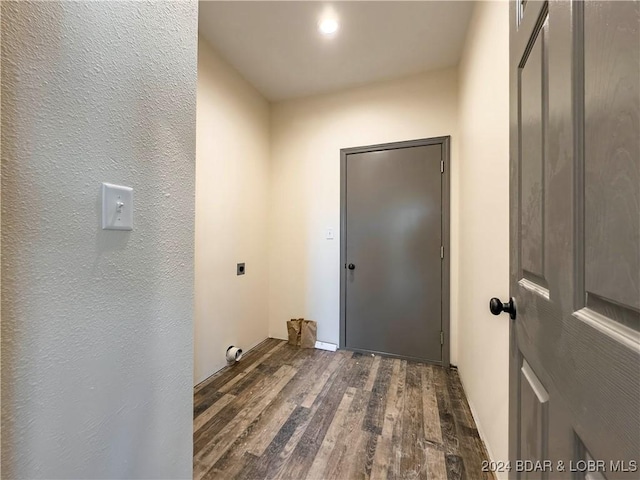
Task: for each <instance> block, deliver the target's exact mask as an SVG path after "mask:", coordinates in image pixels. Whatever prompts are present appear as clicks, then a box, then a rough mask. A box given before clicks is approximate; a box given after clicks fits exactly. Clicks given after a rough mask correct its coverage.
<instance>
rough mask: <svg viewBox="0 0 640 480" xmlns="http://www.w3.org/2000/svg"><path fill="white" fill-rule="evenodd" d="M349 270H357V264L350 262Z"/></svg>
mask: <svg viewBox="0 0 640 480" xmlns="http://www.w3.org/2000/svg"><path fill="white" fill-rule="evenodd" d="M347 268H348V269H349V270H355V269H356V266H355V265H354V264H353V263H350V264H349V266H348V267H347Z"/></svg>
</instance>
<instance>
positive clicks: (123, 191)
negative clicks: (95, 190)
mask: <svg viewBox="0 0 640 480" xmlns="http://www.w3.org/2000/svg"><path fill="white" fill-rule="evenodd" d="M102 229H103V230H133V188H131V187H123V186H120V185H113V184H111V183H103V184H102Z"/></svg>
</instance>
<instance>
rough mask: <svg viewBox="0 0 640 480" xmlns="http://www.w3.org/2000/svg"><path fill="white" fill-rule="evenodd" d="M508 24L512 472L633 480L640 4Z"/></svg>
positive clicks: (638, 400)
mask: <svg viewBox="0 0 640 480" xmlns="http://www.w3.org/2000/svg"><path fill="white" fill-rule="evenodd" d="M510 21H511V22H512V23H511V32H510V50H511V54H510V55H511V59H510V86H511V87H510V88H511V92H510V95H511V100H510V111H511V113H510V118H511V120H510V125H511V128H510V157H511V159H510V166H511V167H510V168H511V173H510V189H511V200H510V213H511V215H510V244H511V246H510V255H511V257H510V290H511V296H512V297H514V299H515V302H516V306H517V316H516V319H515V320H510V319H509V317H508V316H506V315H504V321H506V322H510V324H511V328H510V338H511V346H510V351H511V355H510V380H509V381H510V385H509V387H510V388H509V390H510V401H509V451H510V454H509V455H510V459H511V465H510V467H511V473H510V478H549V479H564V478H566V479H574V478H581V479H582V478H608V479H614V478H615V479H632V478H633V479H637V478H638V475H639V474H640V471H639V470H638V464H637V463H635V464H634V463H633V462H637V461H638V459H639V457H640V4H639V2H637V1H635V2H633V1H632V2H606V1H605V2H597V1H593V2H579V1H550V2H537V1H534V0H529V1H527V2H522V1H517V2H516V1H513V2H512V3H511V9H510ZM503 300H505V301H506V299H503ZM496 460H504V459H496ZM523 460H525V461H526V460H529V461H531V462H536V461H540V462H544V461H548V462H550V463H549V464H548V466H547V467H546V468H545V469H544V470H542V471H531V469H530V468H529V467H532V465H535V463H529V464H527V463H517V462H518V461H523ZM586 460H592V461H593V462H596V463H592V464H587V463H585V461H586ZM581 462H582V463H581ZM598 462H599V463H598ZM589 465H590V466H589ZM634 465H635V466H634ZM582 467H584V469H586V471H576V469H578V470H580V468H582ZM594 467H595V469H596V470H599V472H590V471H589V469H591V470H593V469H594ZM528 468H529V469H528ZM572 470H573V471H572ZM586 474H589V475H591V476H587V475H586ZM598 475H601V477H600V476H598Z"/></svg>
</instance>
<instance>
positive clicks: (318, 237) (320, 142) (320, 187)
mask: <svg viewBox="0 0 640 480" xmlns="http://www.w3.org/2000/svg"><path fill="white" fill-rule="evenodd" d="M457 88H458V87H457V75H456V70H455V69H448V70H443V71H437V72H431V73H425V74H420V75H414V76H411V77H407V78H404V79H401V80H394V81H390V82H385V83H379V84H374V85H370V86H365V87H360V88H355V89H351V90H347V91H343V92H339V93H334V94H328V95H320V96H316V97H311V98H305V99H301V100H292V101H285V102H282V103H277V104H275V105H273V107H272V115H271V131H272V137H271V139H272V145H271V196H270V207H271V209H270V230H269V239H270V252H269V255H270V277H269V278H270V297H269V334H270V335H271V336H273V337H278V338H286V334H287V333H286V325H285V322H286V320H288V319H290V318H292V317H305V318H309V319H313V320H316V321H317V322H318V339H319V340H323V341H326V342H332V343H338V339H339V298H340V291H339V261H340V225H339V223H340V149H341V148H347V147H357V146H363V145H371V144H375V143H386V142H395V141H401V140H413V139H417V138H425V137H437V136H442V135H451V136H452V166H453V167H452V190H453V191H454V192H457V191H458V188H457V183H458V171H459V169H458V131H457V129H458V126H457V115H458V104H457ZM451 208H452V222H451V233H452V250H453V251H452V262H451V269H452V270H451V273H452V289H451V307H452V309H451V313H452V315H451V324H452V325H451V326H452V338H453V339H455V338H456V326H457V321H458V315H457V308H456V306H457V303H458V302H457V298H458V292H457V288H456V285H457V281H458V278H457V269H458V265H457V254H458V248H457V243H458V228H457V216H458V201H457V197H456V195H455V194H454V195H452V198H451ZM327 228H333V229H334V231H335V239H334V240H327V239H326V238H325V236H326V235H325V233H326V229H327ZM451 346H452V350H451V360H452V362H453V363H456V361H457V349H456V346H457V342H456V341H455V340H453V341H452V342H451Z"/></svg>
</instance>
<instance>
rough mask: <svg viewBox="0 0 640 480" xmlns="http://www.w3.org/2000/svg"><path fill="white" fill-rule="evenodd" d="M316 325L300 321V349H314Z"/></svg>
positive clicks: (310, 321) (308, 321)
mask: <svg viewBox="0 0 640 480" xmlns="http://www.w3.org/2000/svg"><path fill="white" fill-rule="evenodd" d="M317 332H318V325H317V324H316V322H314V321H313V320H302V324H301V332H300V346H301V347H302V348H315V346H316V335H317Z"/></svg>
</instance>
